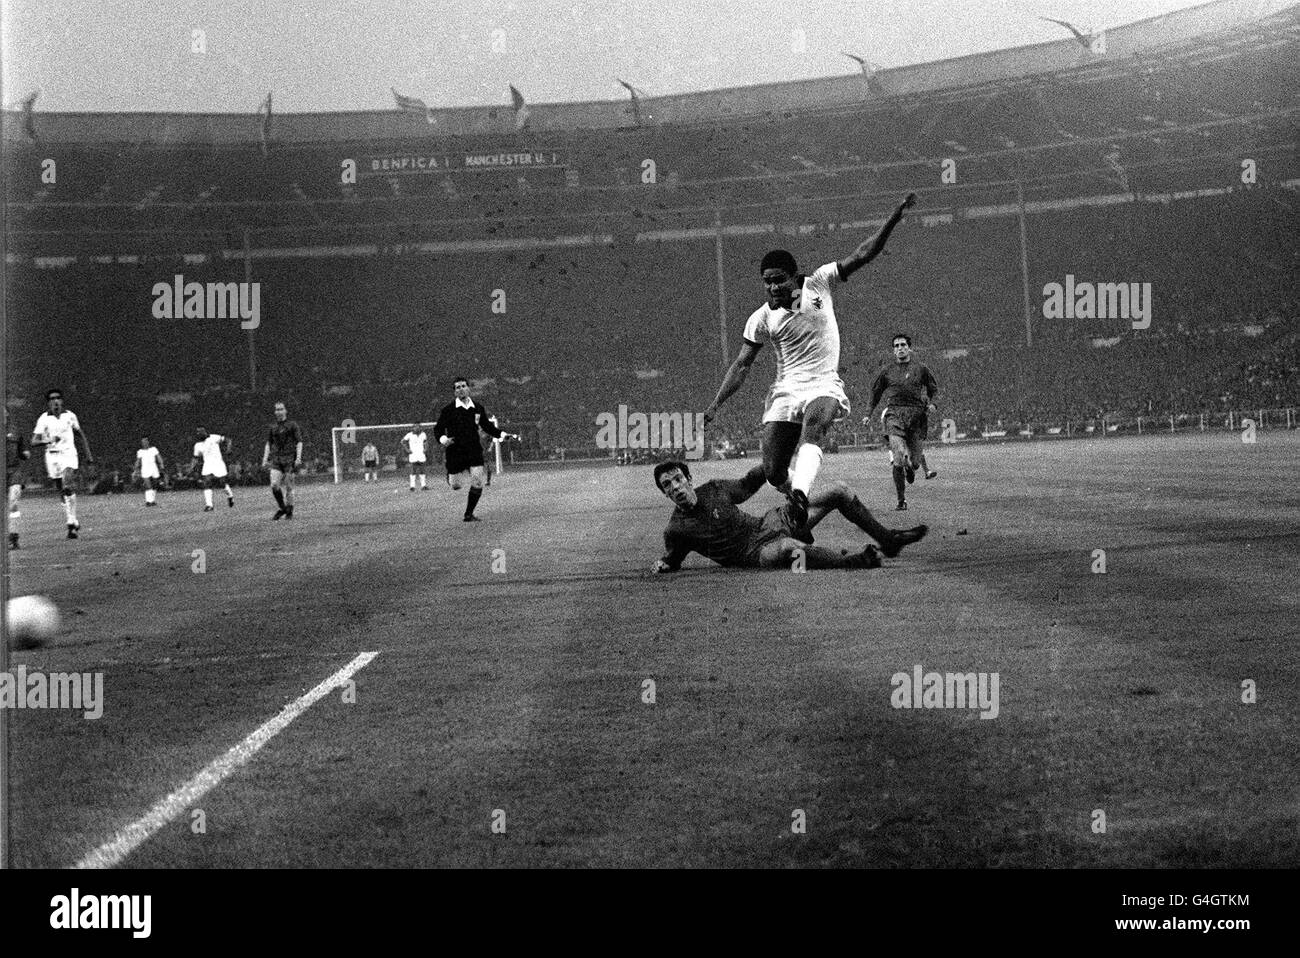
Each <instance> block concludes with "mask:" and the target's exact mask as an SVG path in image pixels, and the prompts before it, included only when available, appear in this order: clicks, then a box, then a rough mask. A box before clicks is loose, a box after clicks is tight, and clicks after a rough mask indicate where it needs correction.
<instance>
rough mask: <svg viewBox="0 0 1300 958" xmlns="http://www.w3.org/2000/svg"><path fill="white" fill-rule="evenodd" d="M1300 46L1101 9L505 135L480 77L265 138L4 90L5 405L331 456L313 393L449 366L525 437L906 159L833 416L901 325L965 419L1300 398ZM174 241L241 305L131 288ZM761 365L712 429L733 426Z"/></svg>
mask: <svg viewBox="0 0 1300 958" xmlns="http://www.w3.org/2000/svg"><path fill="white" fill-rule="evenodd" d="M1298 44H1300V15H1298V14H1297V8H1296V7H1295V6H1294V5H1288V4H1282V3H1263V4H1261V3H1257V2H1256V3H1246V2H1239V0H1224V2H1220V3H1212V4H1207V5H1205V6H1202V7H1196V8H1192V9H1191V10H1187V11H1181V12H1180V13H1177V14H1170V15H1169V16H1167V17H1161V18H1155V19H1153V20H1151V21H1143V22H1142V23H1139V24H1133V25H1130V26H1129V27H1125V28H1121V29H1118V30H1114V31H1108V35H1107V46H1106V53H1105V54H1104V55H1096V56H1094V55H1090V54H1088V52H1087V51H1085V50H1083V49H1081V48H1080V47H1079V45H1078V44H1076V43H1075V42H1074V41H1073V40H1069V41H1062V42H1061V43H1051V44H1040V45H1037V46H1034V47H1027V48H1020V49H1016V50H1009V51H1002V52H999V53H995V54H987V55H980V56H977V57H966V58H961V59H960V60H955V61H945V62H943V63H937V64H922V65H917V66H913V67H906V68H900V69H897V70H886V71H880V72H879V73H878V74H877V75H876V76H875V84H874V87H872V86H867V85H865V84H866V82H867V78H865V77H861V76H853V77H844V78H838V79H831V80H821V81H810V82H807V83H798V84H781V85H768V86H755V87H752V88H745V89H742V90H730V91H713V92H709V93H701V94H696V95H693V96H690V97H670V98H659V99H656V100H653V101H647V102H645V103H644V104H642V107H643V111H642V116H641V122H640V123H639V124H638V123H630V122H629V117H628V108H627V106H626V104H539V105H537V106H536V107H535V108H534V109H533V111H532V117H533V119H532V121H531V125H530V128H529V129H528V130H525V131H524V132H521V133H515V132H513V131H512V127H511V124H510V122H509V120H510V118H509V115H508V114H509V111H508V110H505V109H491V108H466V109H464V110H448V111H435V112H434V113H431V114H430V118H429V119H428V120H426V119H421V118H419V117H412V116H410V115H407V114H401V113H395V112H392V111H389V112H383V113H348V114H337V115H332V114H331V115H326V114H286V115H283V116H277V117H276V121H275V126H274V134H273V136H272V138H271V141H270V148H269V149H268V150H267V151H265V152H264V151H263V149H262V144H261V142H260V138H259V133H258V124H257V121H256V118H255V117H252V116H232V115H217V116H176V115H143V114H142V115H131V116H126V117H103V116H98V115H89V114H49V115H46V114H42V115H38V116H37V117H36V118H35V122H36V131H37V135H36V138H33V137H32V136H31V135H30V134H29V133H28V132H27V131H25V130H24V128H23V125H22V118H21V117H20V116H18V115H17V114H12V113H7V114H5V115H4V136H5V140H6V145H7V147H8V148H9V150H10V152H11V154H12V155H11V162H10V163H9V164H8V166H7V167H6V170H5V177H6V182H5V187H6V192H7V195H8V196H9V197H10V202H9V212H10V216H11V221H10V224H9V226H8V233H7V254H6V264H5V268H6V304H5V305H6V317H7V324H8V328H7V334H8V341H9V343H10V355H9V357H8V358H9V372H10V376H9V386H8V395H9V400H10V403H11V408H15V409H16V410H18V415H19V418H20V419H21V417H22V416H23V415H24V414H30V415H35V411H34V410H35V407H36V406H37V405H39V402H38V401H37V400H35V399H33V398H32V397H37V396H39V395H41V394H42V393H43V392H44V390H45V389H46V388H48V386H49V385H50V384H56V383H57V384H60V385H62V386H63V388H65V389H66V390H67V392H68V404H69V406H70V407H71V408H73V409H76V410H78V411H79V412H81V414H82V416H83V419H84V421H85V422H86V424H87V428H88V429H91V430H93V432H92V434H93V435H94V436H95V437H96V446H97V448H105V449H115V450H120V454H121V456H122V457H124V458H125V457H126V456H129V455H130V454H131V453H130V451H131V450H133V449H134V447H135V445H136V439H137V438H138V437H139V436H140V435H144V434H148V435H150V436H152V437H154V438H155V439H156V440H157V441H158V443H159V445H160V447H162V448H163V452H164V454H165V455H167V456H168V458H169V459H170V460H171V461H172V462H175V461H177V460H178V459H182V458H183V459H186V460H187V459H188V443H189V440H188V437H189V436H190V435H191V433H192V430H193V427H194V426H196V425H199V424H204V425H206V426H207V427H208V428H209V429H214V430H217V431H221V432H228V433H230V434H231V435H233V436H235V437H236V439H237V442H238V443H239V447H238V449H237V452H236V454H235V455H234V457H233V458H235V459H236V460H244V461H246V462H248V463H250V464H251V463H253V462H255V461H257V459H258V458H260V451H261V437H262V435H263V432H264V427H265V424H266V423H267V422H268V421H269V415H270V407H271V405H272V403H273V402H275V401H276V400H278V399H284V400H285V401H286V402H288V403H289V405H290V408H291V409H292V411H293V415H294V417H295V418H297V419H298V420H299V421H300V422H302V423H303V424H304V425H305V426H306V427H307V428H308V439H309V443H308V458H309V459H310V458H312V457H316V458H318V459H326V458H328V456H329V428H330V426H332V425H336V424H338V423H340V422H342V421H343V420H344V419H351V420H353V421H354V422H357V423H363V422H395V421H401V420H410V419H414V418H417V417H424V418H429V417H431V416H432V414H433V412H434V410H435V409H436V408H437V407H438V406H439V405H441V403H443V402H445V401H446V400H447V397H448V395H449V391H450V390H449V385H450V377H451V376H452V375H456V374H462V373H463V374H465V375H467V376H469V377H471V379H474V380H475V381H476V388H477V389H478V391H479V394H480V395H482V396H483V397H484V399H485V401H486V402H487V403H488V404H489V406H490V407H491V408H493V409H494V410H496V411H499V413H500V414H501V416H502V419H503V421H506V422H509V423H510V424H511V428H512V429H514V430H515V431H518V432H520V433H522V434H523V436H524V440H525V442H524V447H523V449H521V450H520V453H521V455H528V456H532V457H536V458H547V457H548V456H551V455H554V454H555V450H558V449H569V450H578V449H584V448H586V447H588V446H590V444H591V442H592V435H593V432H594V425H593V423H594V419H595V416H596V415H597V414H598V413H600V412H602V411H607V410H609V409H612V408H615V407H616V406H617V405H618V404H620V403H626V404H627V405H628V406H629V407H630V408H640V409H663V410H683V411H684V410H691V409H702V408H703V407H704V405H705V404H707V402H708V400H709V399H710V398H711V396H712V393H713V390H714V389H715V388H716V384H717V381H718V378H719V376H720V372H721V369H722V365H723V362H724V355H723V350H722V334H721V333H720V322H722V323H723V324H725V330H726V333H725V335H726V340H727V348H728V350H729V351H730V352H734V350H735V349H736V348H737V345H738V342H739V333H740V329H741V327H742V325H743V322H744V318H745V317H746V315H747V314H748V313H749V312H750V310H751V309H752V308H754V306H756V305H757V304H758V303H759V302H760V294H761V289H760V287H759V286H758V283H757V281H756V279H757V276H756V273H757V262H758V260H759V258H760V257H761V255H762V253H763V251H765V250H766V249H769V248H772V247H774V246H786V247H789V248H791V249H792V250H794V251H795V252H796V253H797V254H798V255H799V257H800V261H801V265H803V266H804V267H807V268H811V267H814V266H816V265H819V264H820V263H821V262H824V261H826V260H829V259H833V258H835V257H837V256H839V255H842V254H843V253H845V252H847V250H848V249H850V248H851V247H852V246H853V245H855V244H856V243H857V242H858V241H859V240H860V239H861V238H862V237H863V236H865V235H866V234H867V232H868V231H869V230H870V229H871V228H872V224H873V223H874V222H875V221H876V220H878V219H879V217H880V216H882V215H883V213H884V211H885V210H886V208H887V206H888V204H889V203H890V202H892V201H893V200H894V199H896V198H897V196H899V195H901V194H902V193H903V192H904V191H906V190H909V189H917V190H919V191H920V193H921V197H922V200H921V208H920V209H919V210H918V215H916V216H915V217H914V218H913V220H912V221H911V222H910V223H909V225H908V227H907V228H906V229H905V230H904V231H903V232H902V233H900V234H899V236H898V238H897V239H896V240H895V241H894V243H893V244H892V245H891V248H890V250H889V254H890V255H889V256H887V257H886V258H884V259H882V260H881V261H879V262H878V263H876V264H873V265H872V267H871V268H870V269H869V270H868V271H867V272H866V273H864V274H862V276H861V277H860V278H858V279H855V281H854V282H853V284H851V285H850V286H849V287H847V289H846V291H845V293H844V294H843V297H842V300H841V305H840V306H839V315H840V318H841V327H842V332H843V337H844V343H843V355H842V363H843V376H844V378H845V381H846V384H847V386H848V388H849V393H850V398H851V399H852V400H853V402H854V406H855V410H856V411H857V412H858V413H859V415H860V414H861V413H864V412H865V408H864V406H865V402H866V398H867V392H868V390H869V385H870V380H871V377H872V376H873V375H874V372H875V370H876V368H877V367H878V366H879V365H880V364H881V363H882V362H883V361H884V360H885V359H886V358H887V345H888V341H889V337H890V336H891V335H892V334H893V333H894V332H895V331H897V330H906V331H908V332H910V333H912V334H913V335H914V337H915V340H916V345H917V346H918V347H919V350H920V356H921V357H922V358H923V359H924V360H925V361H926V362H927V363H928V364H930V365H931V367H932V368H933V369H934V370H935V372H936V375H937V376H938V378H939V382H940V384H941V388H942V395H943V406H942V408H943V415H944V416H945V417H951V418H953V419H954V420H956V421H957V422H958V423H959V424H961V426H962V428H963V429H967V428H969V429H971V430H972V431H974V432H975V433H976V434H978V433H979V432H980V431H982V430H984V429H985V428H989V427H997V426H998V425H999V424H1001V426H1002V427H1004V428H1009V427H1013V426H1014V428H1017V429H1018V428H1034V427H1035V424H1037V425H1040V426H1041V425H1044V424H1056V425H1060V424H1063V423H1066V422H1069V421H1074V422H1081V421H1084V420H1090V419H1100V418H1101V417H1103V416H1105V417H1107V418H1108V419H1111V420H1112V421H1114V420H1117V419H1120V420H1127V419H1133V418H1136V417H1138V416H1149V417H1152V418H1160V417H1164V418H1168V417H1170V416H1174V417H1178V416H1199V415H1200V414H1202V413H1205V414H1210V415H1221V414H1223V413H1226V412H1228V411H1231V410H1240V409H1243V408H1272V407H1286V406H1295V405H1298V404H1300V392H1298V389H1300V387H1297V378H1296V375H1295V374H1296V372H1297V366H1300V358H1298V357H1300V336H1298V334H1297V330H1296V317H1295V313H1294V293H1293V286H1294V277H1295V276H1296V275H1297V266H1300V264H1298V263H1297V262H1296V251H1295V244H1294V239H1293V237H1294V235H1295V228H1296V217H1295V197H1296V186H1297V184H1300V168H1298V167H1297V163H1296V153H1295V142H1294V139H1295V117H1296V110H1297V103H1296V91H1297V90H1300V83H1297V80H1298V79H1300V77H1297V76H1296V64H1297V63H1298V62H1300V58H1297V56H1296V52H1297V46H1298ZM51 158H52V159H54V160H55V161H56V163H57V169H58V179H57V182H56V184H48V183H43V182H42V177H41V171H42V169H43V166H42V164H43V162H44V161H45V160H47V159H51ZM524 158H527V161H526V162H525V159H524ZM431 160H432V161H433V162H434V164H435V166H434V168H433V169H432V170H429V169H427V168H426V169H425V170H424V171H418V170H417V171H411V170H409V169H403V170H402V171H400V172H399V171H395V169H394V167H395V166H402V165H403V164H416V165H417V166H418V164H421V163H423V164H425V165H426V167H427V165H428V163H429V162H430V161H431ZM647 160H653V182H647V181H646V180H647V179H648V178H650V177H649V173H648V169H647V166H646V161H647ZM945 160H954V161H955V167H954V168H955V170H956V171H957V172H956V179H955V181H953V182H945V181H944V180H943V179H942V175H943V170H944V168H945V167H944V161H945ZM1245 160H1249V161H1251V162H1252V163H1253V164H1254V165H1255V166H1256V167H1257V168H1258V174H1257V176H1255V177H1253V178H1251V179H1250V180H1249V181H1247V178H1246V177H1244V176H1243V165H1242V164H1243V161H1245ZM346 161H353V162H355V163H356V164H357V167H358V175H357V177H356V180H355V182H344V181H343V180H344V179H346V177H344V176H342V175H341V171H343V170H345V169H346V166H345V164H346ZM1022 200H1023V207H1022V205H1021V201H1022ZM1022 217H1023V223H1024V227H1025V235H1026V251H1027V267H1028V269H1027V274H1026V275H1025V276H1024V277H1023V280H1024V282H1022V272H1021V261H1020V255H1021V234H1020V225H1021V222H1022ZM1189 240H1191V241H1189ZM719 249H720V252H719ZM719 258H720V260H721V269H720V275H718V272H717V271H716V270H715V263H716V262H717V261H718V259H719ZM177 274H182V275H183V276H184V278H185V280H186V281H187V282H199V283H207V282H221V283H230V282H241V281H243V280H245V278H246V277H247V278H249V279H251V280H252V281H255V282H257V283H259V284H260V287H261V289H262V305H261V309H262V315H261V325H260V326H259V327H258V328H257V329H256V330H254V331H251V332H246V331H245V330H243V329H241V328H240V325H239V322H238V321H237V320H232V319H222V320H213V319H203V320H199V319H159V318H156V317H155V316H154V315H153V312H152V304H153V299H154V297H153V294H152V290H153V287H154V284H155V283H157V282H160V281H161V282H170V281H171V280H172V278H173V277H174V276H175V275H177ZM1067 274H1069V275H1073V276H1076V277H1079V278H1080V279H1087V280H1097V281H1106V282H1139V283H1150V284H1151V288H1152V290H1153V297H1154V303H1155V313H1154V317H1153V322H1152V324H1151V327H1150V328H1149V329H1146V330H1140V331H1139V330H1135V329H1133V328H1131V325H1130V323H1129V321H1128V319H1127V318H1120V319H1111V320H1100V319H1096V320H1051V319H1046V318H1044V317H1043V315H1042V309H1041V304H1042V299H1043V295H1042V290H1043V287H1044V285H1045V284H1048V283H1052V282H1060V281H1062V280H1063V279H1064V277H1065V276H1066V275H1067ZM1189 277H1192V278H1193V280H1192V281H1191V282H1189V281H1188V278H1189ZM1025 286H1027V288H1028V296H1029V300H1030V303H1029V305H1030V313H1031V316H1030V320H1029V322H1028V326H1029V327H1030V328H1029V330H1028V333H1031V334H1032V343H1030V342H1027V340H1028V339H1029V338H1030V336H1029V335H1027V328H1026V327H1027V321H1026V303H1025ZM720 289H721V290H723V291H724V293H725V304H724V305H723V306H722V316H721V318H720V315H719V313H720V304H719V290H720ZM498 290H501V291H504V294H505V302H506V309H505V312H504V313H499V312H494V311H493V309H492V303H493V301H494V296H495V295H496V291H498ZM764 362H768V360H764ZM759 388H760V387H758V386H755V385H753V384H751V385H750V386H749V387H748V391H747V392H746V393H744V394H742V395H741V396H740V397H738V398H737V400H736V401H734V402H733V403H732V404H731V405H730V406H729V407H727V408H726V409H725V410H724V412H723V416H722V417H721V419H720V421H719V423H718V434H719V435H720V436H727V437H730V438H733V439H736V440H739V441H747V440H749V439H752V437H753V435H754V433H755V426H756V420H757V418H758V417H757V416H756V415H755V411H756V408H757V404H758V401H759ZM932 427H933V428H938V424H937V423H932ZM845 428H846V431H848V430H850V429H852V428H854V427H853V426H852V424H846V427H845ZM858 428H860V427H858Z"/></svg>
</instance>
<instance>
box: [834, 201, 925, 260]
mask: <svg viewBox="0 0 1300 958" xmlns="http://www.w3.org/2000/svg"><path fill="white" fill-rule="evenodd" d="M915 205H916V194H915V193H908V194H907V196H906V197H904V198H903V202H901V203H899V204H898V207H897V208H896V209H895V210H894V212H893V213H891V214H890V215H889V219H887V220H885V225H884V226H882V227H880V229H879V230H878V231H877V232H876V234H875V235H874V236H872V237H871V238H870V239H867V240H864V241H863V242H862V243H861V244H860V245H859V246H858V248H857V249H855V250H854V251H853V252H852V253H850V254H849V255H848V256H846V257H844V258H843V259H842V260H840V261H839V263H838V265H839V268H840V279H848V278H849V277H850V276H852V275H853V274H854V273H856V272H857V271H858V270H860V269H862V267H864V266H866V265H867V264H868V263H870V262H871V261H872V260H873V259H875V258H876V257H877V256H879V255H880V251H881V250H883V249H884V248H885V243H887V242H888V241H889V234H890V233H892V232H894V227H895V226H897V225H898V224H899V223H901V222H902V221H903V213H904V211H906V210H908V209H910V208H911V207H913V206H915Z"/></svg>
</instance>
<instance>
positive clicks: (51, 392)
mask: <svg viewBox="0 0 1300 958" xmlns="http://www.w3.org/2000/svg"><path fill="white" fill-rule="evenodd" d="M55 396H58V397H59V398H60V399H62V398H63V390H62V389H51V390H48V391H47V392H46V393H45V401H46V402H49V401H50V400H51V399H53V398H54V397H55Z"/></svg>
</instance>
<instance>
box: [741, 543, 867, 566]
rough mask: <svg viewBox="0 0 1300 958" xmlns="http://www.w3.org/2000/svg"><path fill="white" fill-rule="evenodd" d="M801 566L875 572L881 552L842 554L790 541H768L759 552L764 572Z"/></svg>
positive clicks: (865, 549)
mask: <svg viewBox="0 0 1300 958" xmlns="http://www.w3.org/2000/svg"><path fill="white" fill-rule="evenodd" d="M800 563H802V565H803V568H805V569H877V568H879V567H880V553H879V552H878V551H877V550H876V547H875V546H873V545H868V546H867V547H866V548H864V549H863V550H862V551H861V552H845V551H840V550H836V549H826V548H823V547H822V546H810V545H807V544H805V543H803V542H800V541H799V540H798V539H791V538H781V539H777V540H775V541H774V542H769V543H768V544H767V545H765V546H763V548H762V549H761V550H760V551H759V565H760V566H761V567H762V568H764V569H777V568H786V569H788V568H791V567H792V566H796V565H798V564H800Z"/></svg>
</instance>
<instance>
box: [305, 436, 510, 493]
mask: <svg viewBox="0 0 1300 958" xmlns="http://www.w3.org/2000/svg"><path fill="white" fill-rule="evenodd" d="M412 425H413V424H412V423H409V422H394V423H385V424H383V425H370V426H354V425H350V424H349V425H346V426H335V427H334V428H333V429H331V430H330V449H331V454H332V456H333V459H334V482H335V484H337V483H340V482H342V481H343V474H344V468H343V465H344V463H345V462H348V461H349V460H352V461H354V465H357V466H358V467H359V466H360V463H361V450H362V449H364V448H365V447H366V443H368V442H373V443H374V444H375V447H376V448H377V449H378V450H379V456H380V461H381V462H382V461H384V460H385V459H386V458H387V457H389V456H394V457H395V458H396V461H397V462H398V463H399V471H400V463H401V462H402V461H403V455H402V454H403V452H404V450H403V449H402V437H403V436H404V435H406V434H407V433H408V432H410V430H411V426H412ZM419 426H420V428H421V429H423V430H424V431H425V432H427V433H429V449H430V450H433V449H434V447H436V446H437V445H438V444H437V443H436V442H434V441H433V426H434V424H433V423H431V422H422V423H419ZM492 447H493V449H494V450H495V452H496V457H495V458H496V462H495V465H494V470H495V472H496V474H497V475H498V476H499V475H501V474H502V473H504V472H505V469H504V465H503V459H502V456H501V442H500V441H499V440H496V439H493V440H492ZM439 448H440V447H439ZM381 468H382V467H381ZM356 471H360V469H359V468H358V469H357V470H356Z"/></svg>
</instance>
